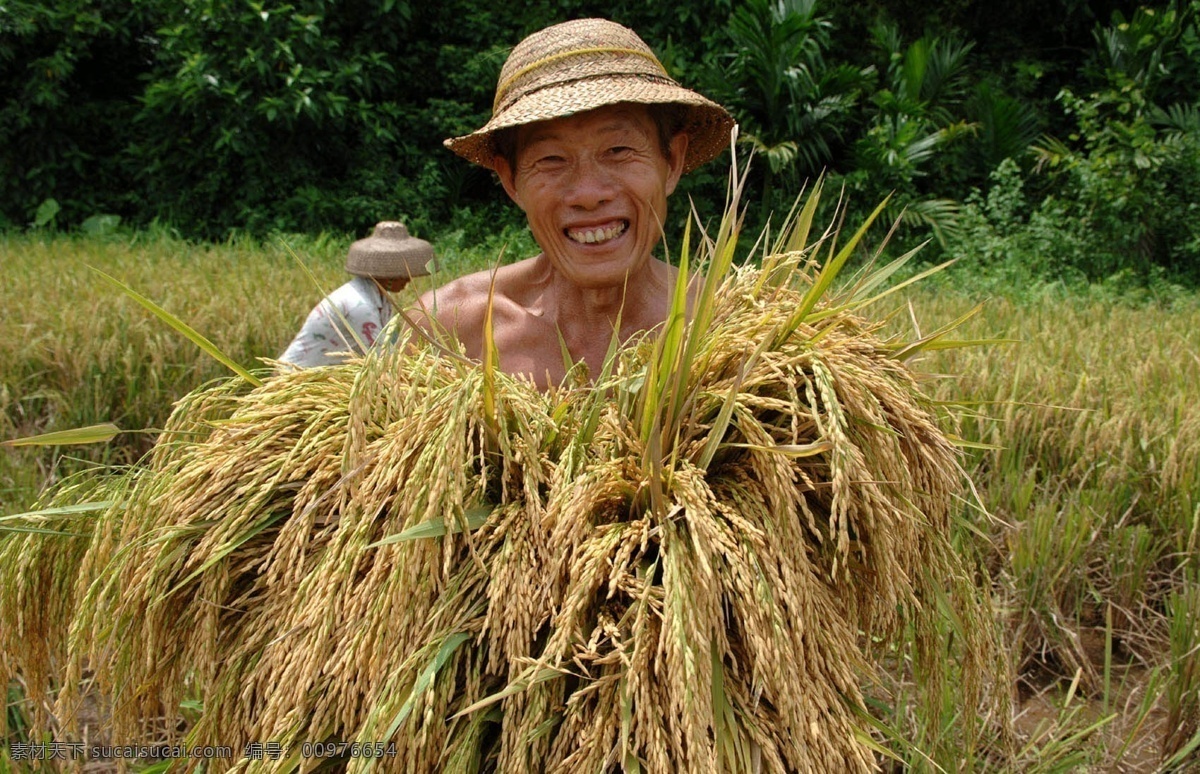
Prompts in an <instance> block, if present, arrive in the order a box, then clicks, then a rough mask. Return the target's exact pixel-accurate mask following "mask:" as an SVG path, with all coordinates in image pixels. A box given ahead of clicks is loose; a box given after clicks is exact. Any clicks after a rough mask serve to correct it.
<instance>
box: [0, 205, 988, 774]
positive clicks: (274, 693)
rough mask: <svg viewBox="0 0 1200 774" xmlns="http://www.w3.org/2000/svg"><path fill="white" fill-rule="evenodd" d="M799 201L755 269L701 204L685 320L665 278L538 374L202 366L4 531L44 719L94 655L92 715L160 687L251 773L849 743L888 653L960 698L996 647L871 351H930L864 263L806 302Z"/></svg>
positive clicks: (946, 445) (928, 436) (687, 759)
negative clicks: (137, 433)
mask: <svg viewBox="0 0 1200 774" xmlns="http://www.w3.org/2000/svg"><path fill="white" fill-rule="evenodd" d="M813 208H815V197H814V198H813V199H811V200H810V201H809V204H808V206H806V208H805V210H804V211H803V212H802V213H801V215H800V217H799V218H798V220H797V224H796V226H795V227H794V229H793V230H792V231H791V232H790V233H791V235H790V237H789V239H788V240H787V242H786V243H785V244H783V245H781V246H780V251H779V252H778V253H777V254H775V255H771V256H768V257H767V258H765V260H764V262H763V265H762V267H761V268H757V269H756V268H743V269H738V270H731V269H730V261H731V258H732V255H733V244H734V240H735V237H736V229H734V228H733V226H734V220H733V218H732V216H727V218H726V220H725V222H724V223H723V225H722V230H721V232H720V234H719V235H718V237H717V239H716V240H715V241H713V242H709V241H707V240H706V241H704V243H703V244H702V246H701V247H702V250H701V252H702V253H704V254H706V255H707V263H708V272H707V280H706V284H705V287H704V289H703V291H702V292H701V293H700V294H699V300H698V301H697V302H696V305H695V308H694V310H693V312H692V315H691V319H690V320H686V321H685V319H684V318H685V314H684V298H685V296H686V289H685V288H684V287H682V285H681V287H680V288H678V289H677V294H676V303H675V306H674V308H673V311H672V316H671V318H670V319H669V320H668V323H667V325H666V328H665V330H664V331H662V332H661V333H660V335H658V336H657V337H655V338H645V339H642V340H639V341H635V342H630V343H628V344H627V345H626V346H622V347H618V346H616V345H615V344H614V347H613V350H612V353H611V357H610V358H609V360H608V363H607V365H606V367H605V369H604V370H603V372H602V373H600V374H592V375H590V378H589V376H588V375H585V374H583V373H582V372H581V371H575V372H573V373H572V374H571V375H569V377H568V380H567V383H566V384H564V385H563V386H562V387H560V388H559V389H557V390H553V391H550V392H549V393H545V394H544V393H540V392H538V391H537V390H535V389H534V388H533V387H531V386H530V385H529V384H528V383H526V382H525V381H523V380H520V379H516V378H512V377H510V376H507V375H505V374H503V373H500V372H498V371H497V370H496V369H495V367H494V362H495V361H494V357H493V356H492V355H494V353H489V357H488V358H487V359H486V362H485V364H484V365H483V366H482V367H481V366H479V365H476V364H471V363H467V362H465V361H463V360H462V359H460V358H457V357H454V356H452V355H447V353H446V352H444V351H443V350H442V349H441V348H439V347H438V346H437V345H434V344H431V343H428V342H424V341H417V340H415V339H414V340H410V334H409V333H407V329H402V330H400V331H399V332H398V335H399V336H400V339H401V346H399V347H397V348H394V349H389V350H377V351H375V352H374V353H373V354H371V355H370V356H368V357H367V358H366V359H365V360H362V361H356V362H353V363H350V364H347V365H344V366H337V367H331V368H322V369H315V370H310V371H299V372H290V373H284V374H279V375H276V376H274V377H272V378H268V379H266V380H265V381H264V383H262V384H261V385H260V386H257V387H254V388H253V389H247V385H246V384H245V383H244V382H242V381H240V380H234V381H230V382H228V383H224V384H221V385H218V386H215V387H211V388H208V389H205V390H201V391H198V392H197V393H195V394H193V395H192V396H190V397H189V398H188V399H187V400H186V401H185V402H184V403H183V404H181V405H180V406H179V407H178V408H177V410H176V412H175V415H174V418H173V419H172V423H171V426H170V427H169V428H168V431H169V432H168V433H167V434H166V435H165V436H164V440H163V441H161V442H160V443H159V444H158V446H157V447H156V448H155V450H154V451H153V452H152V454H151V455H150V457H149V458H148V459H147V460H146V461H145V462H144V463H143V464H142V466H140V467H139V468H138V469H137V470H136V471H133V472H129V473H126V474H123V475H121V476H118V477H117V478H115V479H111V480H110V482H109V483H108V484H106V485H105V487H106V488H105V489H104V495H103V498H102V503H101V504H98V505H95V506H94V507H95V508H97V509H99V510H95V511H92V512H89V513H88V516H87V518H88V519H89V520H90V529H87V537H85V538H72V537H68V536H62V535H42V534H24V535H21V536H19V537H9V538H7V539H5V540H4V541H3V543H2V544H0V566H6V567H7V566H8V565H9V562H10V560H12V559H14V558H15V557H17V556H20V555H24V554H25V552H27V551H33V552H34V553H30V554H29V556H30V559H29V560H28V561H26V562H24V564H23V565H22V566H21V567H20V568H17V569H14V570H10V572H11V573H12V578H11V579H10V580H9V582H6V583H5V584H4V585H3V586H2V587H0V588H2V589H3V591H0V593H3V594H4V595H5V596H6V598H5V599H3V605H2V609H3V611H4V612H3V617H4V622H3V623H4V629H5V631H6V635H5V639H4V642H3V645H4V648H5V653H6V654H7V657H8V658H9V660H10V661H11V663H12V667H13V668H15V669H16V670H18V671H19V672H20V673H21V674H22V675H23V676H24V677H25V679H26V682H27V684H29V685H34V686H41V687H57V688H58V689H59V692H58V695H57V700H56V706H55V712H54V714H55V715H56V716H57V718H58V719H59V721H60V722H65V723H69V720H70V718H71V717H72V716H73V715H74V713H75V711H76V709H77V707H78V706H79V705H80V702H81V701H82V700H83V698H84V697H82V696H81V694H80V691H79V690H78V686H80V685H81V683H82V678H83V676H84V674H85V671H87V670H90V672H91V674H92V675H93V676H94V686H95V689H96V690H97V691H98V693H99V695H100V696H102V697H105V698H106V700H107V701H108V702H110V703H111V713H112V728H111V729H110V730H111V733H112V735H113V738H114V740H115V741H118V742H119V741H121V740H129V739H136V738H138V736H139V734H142V733H143V731H144V729H143V723H144V722H145V720H146V719H147V718H152V717H158V716H162V715H163V714H164V713H165V714H167V715H173V714H176V713H177V709H176V708H178V707H179V706H180V705H181V704H182V703H184V702H185V701H186V702H190V704H189V706H199V707H201V709H200V711H199V714H198V715H197V717H195V719H194V722H192V723H191V725H190V727H189V728H188V729H187V731H186V735H187V737H188V740H187V741H188V742H189V743H191V744H199V745H228V746H230V747H231V748H232V749H233V750H234V751H235V755H238V754H241V753H242V751H244V750H246V749H247V745H248V744H250V743H253V742H260V743H266V742H277V743H279V745H280V747H281V749H282V750H283V755H282V756H281V757H280V758H279V759H277V760H274V759H271V758H270V757H268V758H265V759H256V758H251V757H245V758H242V759H240V760H239V761H237V762H236V768H239V769H247V770H259V769H272V770H283V771H290V770H293V769H296V768H300V769H302V770H304V769H312V768H315V767H316V765H317V764H319V763H320V762H321V760H320V759H319V758H317V757H313V756H314V755H320V754H321V753H323V752H326V751H328V750H329V749H330V748H325V747H314V746H312V745H313V743H322V742H328V741H337V742H348V743H361V744H362V745H364V746H361V747H352V748H351V747H348V748H344V749H343V753H346V755H345V757H344V760H343V762H344V763H346V764H348V767H349V769H350V770H360V769H363V768H366V767H371V766H380V765H382V766H383V767H384V768H385V769H387V770H395V771H405V772H409V771H476V770H481V769H482V770H496V771H539V770H549V771H598V770H599V771H615V770H625V771H637V770H642V769H648V770H651V771H712V770H716V769H722V770H733V771H759V770H763V771H846V770H870V769H872V768H873V767H874V766H875V765H876V761H875V755H876V752H877V751H878V750H879V749H880V748H879V745H878V744H877V743H876V742H875V741H874V740H873V738H872V721H871V717H870V715H869V714H868V713H867V712H866V706H867V703H866V699H865V696H864V687H870V686H879V685H882V684H884V682H886V681H885V680H884V679H883V678H882V677H881V674H882V672H883V671H885V670H892V671H895V670H903V669H905V666H904V665H905V664H906V663H910V662H909V661H908V660H909V659H911V669H912V672H913V674H912V675H911V676H913V677H915V679H916V680H917V682H918V684H919V685H920V686H921V690H922V691H923V692H924V694H925V698H926V705H927V706H928V707H929V708H930V709H929V711H930V712H932V713H934V714H936V713H937V712H939V711H940V704H941V703H942V702H943V701H944V698H945V695H946V692H944V691H943V690H942V689H943V686H942V685H941V684H940V683H939V681H938V677H939V675H942V674H944V673H947V672H948V671H949V670H947V664H946V662H947V660H949V659H956V660H961V662H962V663H961V664H960V665H957V666H955V668H954V670H953V672H954V673H955V674H957V675H958V676H959V678H960V679H961V684H960V685H959V686H957V691H956V692H955V693H956V695H957V696H958V698H959V700H960V703H959V704H958V706H957V708H956V709H957V711H959V712H961V713H963V714H964V716H966V717H974V716H975V715H976V713H977V711H978V709H979V707H980V705H981V702H982V701H985V698H984V695H983V692H982V691H981V687H982V684H983V681H984V679H985V677H986V675H987V674H988V673H989V672H990V671H991V670H992V669H994V668H995V667H996V665H997V664H998V663H999V661H998V660H997V659H996V652H995V643H994V639H993V636H992V630H991V628H990V623H989V622H988V615H987V611H986V610H985V609H984V607H983V603H982V602H981V601H980V599H979V597H978V595H977V593H976V591H975V585H974V582H973V579H972V572H973V570H972V569H971V568H970V567H969V566H968V565H967V564H966V563H965V562H964V560H962V559H961V558H960V557H959V556H958V555H957V554H956V552H955V551H954V550H953V547H952V545H951V540H950V537H951V523H950V522H951V517H952V511H953V510H954V509H955V508H956V507H958V506H956V504H955V501H954V494H955V492H956V491H957V490H958V488H959V486H960V483H961V481H962V475H961V471H960V470H959V468H958V466H957V459H956V451H955V448H954V446H953V445H952V443H951V442H950V440H949V439H948V437H947V435H946V434H945V433H944V432H943V430H942V429H941V428H940V426H939V420H938V417H937V414H936V411H935V410H934V407H933V406H932V404H931V403H930V401H929V400H927V399H926V398H925V397H924V395H923V393H922V392H921V390H920V389H919V386H918V384H917V382H916V381H915V379H914V377H913V375H912V373H911V372H910V371H909V370H908V368H907V367H906V366H905V365H904V363H903V359H904V357H905V356H907V355H908V354H910V353H911V352H913V351H915V350H916V349H918V348H919V347H920V346H922V345H923V344H925V343H928V342H918V343H914V344H907V345H906V344H903V343H898V342H894V341H884V340H881V339H880V338H879V337H878V336H877V335H876V334H875V329H874V327H873V326H872V325H871V324H869V323H867V322H866V321H865V320H864V319H862V318H860V317H859V316H857V315H856V313H855V310H856V309H858V308H860V307H861V306H862V305H863V304H864V303H865V302H866V301H868V300H870V298H869V297H870V294H871V293H872V292H874V289H875V288H876V287H878V285H879V283H881V282H882V280H883V278H884V276H885V274H886V273H887V272H886V271H885V272H883V273H876V274H873V275H870V277H869V278H864V279H862V280H861V281H860V282H858V283H857V284H855V285H854V286H852V287H851V288H850V290H848V291H844V292H842V293H841V294H840V295H836V296H835V295H833V294H831V293H830V291H829V287H830V283H831V282H832V279H833V276H834V274H836V272H837V269H838V268H839V267H840V266H841V265H842V263H844V262H845V260H846V258H847V257H848V256H849V254H850V252H851V250H852V249H853V248H854V246H855V244H856V243H857V241H858V238H859V237H860V236H861V233H862V232H861V231H860V232H859V234H858V235H856V236H855V238H854V239H852V240H851V242H850V243H849V244H848V245H846V246H845V247H843V248H842V249H841V250H840V251H839V252H837V253H836V254H835V253H834V252H833V250H832V249H831V251H830V255H831V257H830V259H829V261H827V263H826V265H825V268H824V269H822V270H821V272H820V273H819V274H817V275H816V276H813V274H812V273H811V271H810V267H811V262H810V258H811V256H812V252H813V248H803V246H804V245H805V243H806V241H807V233H808V224H809V223H810V222H811V218H812V212H813ZM864 228H865V227H864ZM826 236H827V237H829V235H826ZM828 241H832V239H831V238H830V239H829V240H828ZM823 243H827V242H818V244H823ZM802 248H803V249H802ZM681 253H682V262H683V264H684V269H685V271H684V274H686V269H687V264H688V262H689V257H690V256H689V253H690V246H689V244H688V238H687V237H685V240H684V246H683V249H682V251H681ZM75 498H76V495H75V493H71V492H65V493H62V495H61V498H60V499H61V500H64V501H71V500H73V499H75ZM56 505H57V503H50V504H49V506H48V508H47V509H46V510H44V511H43V515H42V516H41V517H39V518H45V519H55V518H60V519H62V518H71V519H74V520H75V521H76V522H78V521H79V519H78V517H77V516H76V515H75V514H66V515H64V514H62V513H55V512H54V509H55V507H56ZM62 531H67V530H65V529H64V530H62ZM72 563H73V564H72ZM68 570H69V571H68ZM68 577H70V578H71V579H72V580H73V583H67V582H66V580H65V579H66V578H68ZM39 595H40V600H38V601H37V602H36V604H38V605H39V607H37V608H36V614H35V615H34V616H32V617H31V616H30V615H28V614H26V615H24V616H22V615H21V614H20V613H19V612H18V611H20V610H21V609H22V607H21V605H27V604H29V603H30V602H31V600H32V599H33V598H34V597H37V596H39ZM947 622H949V623H947ZM948 630H952V631H953V632H954V639H955V642H954V643H953V647H951V646H949V644H948V643H947V641H946V637H945V633H946V632H947V631H948ZM35 634H36V635H40V636H44V637H45V646H44V647H37V648H31V647H29V646H28V644H27V643H28V641H27V639H26V638H29V637H32V636H34V635H35ZM0 677H2V676H0ZM991 699H992V700H997V701H1002V699H1003V692H1001V695H1000V696H999V697H995V696H993V697H991ZM197 701H198V704H195V702H197ZM350 753H353V754H350ZM227 763H233V761H230V762H227ZM207 765H208V766H209V767H210V768H215V767H220V766H222V765H224V764H222V762H220V761H209V762H208V764H207Z"/></svg>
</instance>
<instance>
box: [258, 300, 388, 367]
mask: <svg viewBox="0 0 1200 774" xmlns="http://www.w3.org/2000/svg"><path fill="white" fill-rule="evenodd" d="M391 318H392V305H391V302H389V301H388V298H387V296H386V295H385V294H384V293H383V291H381V290H380V289H379V286H378V285H376V284H375V282H374V280H372V279H371V278H369V277H355V278H354V279H352V280H350V281H349V282H347V283H346V284H345V285H342V286H341V287H340V288H338V289H337V290H335V291H333V292H332V293H330V294H329V295H328V296H327V297H326V298H325V299H324V300H323V301H321V303H319V304H317V306H316V307H315V308H314V309H313V310H312V312H310V313H309V315H308V319H307V320H305V321H304V327H303V328H301V329H300V332H299V333H298V334H296V338H295V339H293V340H292V343H291V345H290V346H289V347H288V348H287V350H286V351H285V352H284V353H283V354H282V355H280V356H279V359H280V360H282V361H283V362H285V363H292V364H294V365H298V366H300V367H301V368H311V367H312V366H322V365H334V364H336V363H341V362H344V361H345V360H347V359H348V358H349V357H350V354H349V353H351V352H354V353H358V354H362V353H363V351H364V348H365V347H370V346H371V345H372V344H374V343H375V337H376V336H378V335H379V331H381V330H382V329H383V326H385V325H387V322H388V320H390V319H391ZM347 326H349V327H348V328H347ZM349 331H353V333H350V332H349Z"/></svg>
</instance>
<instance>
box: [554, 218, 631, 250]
mask: <svg viewBox="0 0 1200 774" xmlns="http://www.w3.org/2000/svg"><path fill="white" fill-rule="evenodd" d="M627 228H629V221H627V220H616V221H613V222H612V223H610V224H608V225H604V226H594V227H592V228H566V229H563V233H564V234H566V235H567V238H568V239H570V240H571V241H572V242H578V243H580V244H586V245H594V244H599V243H601V242H607V241H609V240H610V239H616V238H617V237H619V236H621V235H622V234H624V233H625V229H627Z"/></svg>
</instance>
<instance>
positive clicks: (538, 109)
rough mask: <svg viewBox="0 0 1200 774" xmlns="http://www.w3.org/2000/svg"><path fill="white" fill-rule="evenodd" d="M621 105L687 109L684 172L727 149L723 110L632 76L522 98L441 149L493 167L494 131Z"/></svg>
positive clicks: (663, 82) (729, 124)
mask: <svg viewBox="0 0 1200 774" xmlns="http://www.w3.org/2000/svg"><path fill="white" fill-rule="evenodd" d="M621 103H634V104H641V105H656V104H657V105H670V104H676V105H686V106H688V107H689V108H690V111H689V115H688V118H687V120H686V121H685V122H684V126H683V131H684V132H685V133H687V135H688V150H687V160H686V161H685V162H684V168H683V171H684V172H691V171H692V170H693V169H696V168H697V167H699V166H700V165H701V164H704V163H706V162H708V161H711V160H712V159H713V158H715V157H716V156H718V155H719V154H720V153H721V152H722V151H724V150H726V149H727V148H728V147H729V142H730V136H729V134H730V131H731V130H732V129H733V125H734V120H733V117H732V116H730V115H729V113H728V112H726V110H725V108H723V107H721V106H720V105H718V104H717V103H715V102H713V101H712V100H709V99H707V98H705V97H703V96H701V95H699V94H697V93H696V92H694V91H691V90H690V89H685V88H684V87H682V86H680V85H678V84H677V83H675V82H673V81H671V80H669V79H667V78H654V77H651V76H642V75H631V74H616V75H612V74H606V75H598V76H594V77H591V78H586V79H582V80H577V81H572V82H569V83H561V84H554V85H551V86H547V87H545V88H542V89H540V90H538V91H533V92H530V93H527V94H524V95H522V96H521V97H520V98H519V99H517V100H516V101H515V102H514V103H513V104H512V105H511V106H509V107H507V108H506V109H504V110H502V111H501V112H500V113H499V114H498V115H496V116H493V117H492V120H491V121H488V123H487V124H486V125H485V126H484V127H483V128H482V129H480V130H478V131H476V132H472V133H471V134H468V135H464V136H462V137H454V138H452V139H449V140H446V141H445V145H446V147H447V148H449V149H450V150H452V151H454V152H455V153H457V154H458V155H459V156H462V157H463V158H465V159H466V160H468V161H471V162H473V163H475V164H479V165H480V166H484V167H487V168H488V169H494V168H495V167H494V166H493V159H494V157H495V156H496V153H497V150H496V145H495V142H494V140H493V136H494V134H495V132H496V131H498V130H500V129H507V128H510V127H514V126H522V125H524V124H532V123H536V122H538V121H549V120H552V119H555V118H565V117H566V116H570V115H575V114H576V113H584V112H586V111H589V110H595V109H596V108H601V107H606V106H609V105H617V104H621Z"/></svg>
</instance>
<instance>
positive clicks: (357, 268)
mask: <svg viewBox="0 0 1200 774" xmlns="http://www.w3.org/2000/svg"><path fill="white" fill-rule="evenodd" d="M431 260H433V245H431V244H429V243H428V242H426V241H425V240H424V239H417V238H416V237H412V236H409V235H408V229H406V228H405V227H404V224H403V223H398V222H396V221H384V222H382V223H376V224H375V228H374V230H372V231H371V236H369V237H367V238H366V239H360V240H358V241H357V242H355V243H354V244H352V245H350V252H349V253H347V254H346V271H348V272H350V273H351V274H357V275H358V276H360V277H377V278H379V279H395V278H398V277H410V278H411V277H423V276H425V275H426V274H428V273H429V269H427V268H426V266H425V265H426V264H427V263H429V262H430V261H431Z"/></svg>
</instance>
